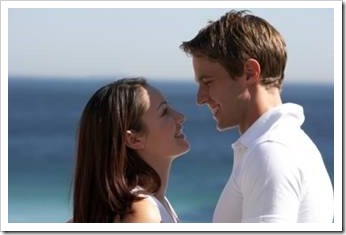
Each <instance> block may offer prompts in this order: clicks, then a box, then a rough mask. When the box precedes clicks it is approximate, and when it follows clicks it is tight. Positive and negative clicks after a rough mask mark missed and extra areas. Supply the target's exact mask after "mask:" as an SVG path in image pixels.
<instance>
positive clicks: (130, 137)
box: [125, 130, 144, 150]
mask: <svg viewBox="0 0 346 235" xmlns="http://www.w3.org/2000/svg"><path fill="white" fill-rule="evenodd" d="M125 143H126V146H127V147H129V148H132V149H134V150H140V149H142V148H143V147H144V139H143V136H142V135H141V134H139V133H135V132H133V131H131V130H127V131H126V133H125Z"/></svg>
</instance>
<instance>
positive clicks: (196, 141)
mask: <svg viewBox="0 0 346 235" xmlns="http://www.w3.org/2000/svg"><path fill="white" fill-rule="evenodd" d="M110 81H111V80H110V79H109V78H99V79H83V80H81V79H80V80H78V79H66V78H65V79H59V78H55V79H53V78H49V79H35V78H14V77H11V78H9V80H8V222H9V223H46V222H49V223H62V222H65V221H66V220H67V219H69V218H70V217H71V215H72V178H73V171H74V161H75V157H74V154H75V149H76V146H75V144H76V142H75V141H76V129H77V125H78V121H79V117H80V115H81V112H82V109H83V108H84V105H85V104H86V102H87V100H88V99H89V98H90V96H91V95H92V94H93V93H94V92H95V91H96V89H98V88H99V87H101V86H103V85H105V84H106V83H108V82H110ZM149 81H150V80H149ZM150 82H151V84H152V85H154V86H156V87H158V88H159V89H161V91H162V92H163V94H165V95H166V97H167V99H168V101H169V102H170V104H171V105H173V106H174V107H175V108H176V109H177V110H179V111H180V112H182V113H184V114H185V116H186V122H185V125H184V132H185V134H186V136H187V138H188V140H189V141H190V144H191V150H190V152H188V153H187V154H185V155H183V156H181V157H179V158H177V159H176V160H175V161H174V163H173V166H172V170H171V176H170V181H169V189H168V194H167V197H168V198H169V200H170V201H171V203H172V205H173V207H174V208H175V210H176V212H177V214H178V215H179V217H180V220H181V222H196V223H198V222H203V223H208V222H211V220H212V214H213V210H214V207H215V205H216V202H217V199H218V197H219V194H220V193H221V191H222V189H223V186H224V184H225V183H226V181H227V179H228V177H229V174H230V172H231V169H232V159H233V156H232V148H231V143H232V142H233V141H235V140H236V139H237V138H238V137H239V134H238V131H237V130H231V131H227V132H218V131H217V130H216V128H215V122H214V120H213V119H212V117H211V115H210V112H209V110H208V109H207V107H205V106H197V105H196V102H195V92H196V85H195V84H194V83H193V82H192V81H191V82H178V81H174V82H173V81H167V82H164V80H161V81H156V80H153V81H150ZM333 93H334V87H333V84H294V83H292V84H290V83H287V84H284V88H283V91H282V96H283V101H284V102H294V103H298V104H301V105H302V106H303V107H304V110H305V117H306V120H305V123H304V124H303V129H304V130H305V131H306V132H307V133H308V134H309V135H310V136H311V138H312V139H313V141H314V142H315V143H316V145H317V146H318V147H319V149H320V151H321V153H322V155H323V159H324V162H325V165H326V167H327V170H328V173H329V175H330V178H331V180H332V182H333V179H334V122H333V120H334V95H333Z"/></svg>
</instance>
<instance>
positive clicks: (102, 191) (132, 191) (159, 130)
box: [72, 78, 190, 223]
mask: <svg viewBox="0 0 346 235" xmlns="http://www.w3.org/2000/svg"><path fill="white" fill-rule="evenodd" d="M183 122H184V115H183V114H181V113H179V112H177V111H175V110H174V109H173V108H172V107H170V106H169V104H168V103H167V100H166V99H165V98H164V96H163V95H162V94H161V93H160V91H159V90H157V89H156V88H154V87H152V86H150V85H149V84H148V83H147V82H146V81H145V79H142V78H129V79H121V80H118V81H116V82H113V83H111V84H108V85H106V86H104V87H102V88H100V89H99V90H98V91H96V93H95V94H94V95H93V96H92V97H91V99H90V100H89V102H88V103H87V105H86V107H85V108H84V111H83V113H82V116H81V119H80V126H79V133H78V141H77V142H78V144H77V162H76V169H75V182H74V205H73V219H72V220H73V222H74V223H86V222H91V223H102V222H164V223H165V222H168V223H170V222H172V223H174V222H178V221H179V220H178V216H177V215H176V213H175V212H174V209H173V208H172V206H171V205H170V203H169V201H168V200H167V198H166V196H165V193H166V189H167V183H168V177H169V172H170V167H171V163H172V161H173V160H174V159H175V158H176V157H178V156H180V155H182V154H184V153H186V152H187V151H188V150H189V148H190V146H189V143H188V141H187V140H186V138H185V136H184V134H183Z"/></svg>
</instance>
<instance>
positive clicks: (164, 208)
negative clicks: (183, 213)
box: [145, 195, 179, 223]
mask: <svg viewBox="0 0 346 235" xmlns="http://www.w3.org/2000/svg"><path fill="white" fill-rule="evenodd" d="M145 197H147V198H150V199H151V200H152V201H153V202H154V203H155V205H156V206H157V208H158V209H159V211H160V216H161V223H179V218H178V216H177V214H176V213H175V211H174V209H173V207H172V206H171V204H170V203H169V201H168V199H167V198H166V197H165V198H164V200H165V201H164V202H161V201H160V200H159V199H157V198H156V197H155V196H153V195H145ZM164 204H165V205H164Z"/></svg>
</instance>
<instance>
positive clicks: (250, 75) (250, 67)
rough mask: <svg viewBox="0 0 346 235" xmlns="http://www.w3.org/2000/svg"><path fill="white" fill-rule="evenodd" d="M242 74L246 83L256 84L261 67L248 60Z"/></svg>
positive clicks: (255, 61) (256, 62) (255, 62)
mask: <svg viewBox="0 0 346 235" xmlns="http://www.w3.org/2000/svg"><path fill="white" fill-rule="evenodd" d="M244 74H245V77H246V80H247V82H248V83H251V84H252V83H257V82H258V81H259V79H260V74H261V65H260V64H259V63H258V61H257V60H255V59H252V58H250V59H248V60H247V61H246V62H245V65H244Z"/></svg>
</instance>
